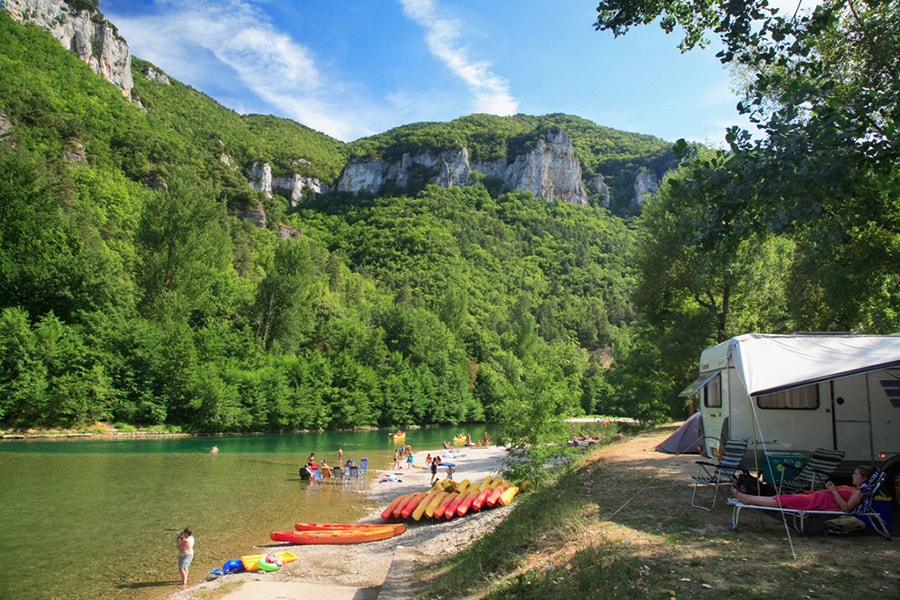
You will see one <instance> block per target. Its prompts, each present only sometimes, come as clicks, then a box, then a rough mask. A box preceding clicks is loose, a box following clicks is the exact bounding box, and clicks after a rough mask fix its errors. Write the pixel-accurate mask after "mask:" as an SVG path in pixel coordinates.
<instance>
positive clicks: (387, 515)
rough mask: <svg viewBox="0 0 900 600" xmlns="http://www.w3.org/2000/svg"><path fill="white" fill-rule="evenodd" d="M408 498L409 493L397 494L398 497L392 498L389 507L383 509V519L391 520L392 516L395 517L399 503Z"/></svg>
mask: <svg viewBox="0 0 900 600" xmlns="http://www.w3.org/2000/svg"><path fill="white" fill-rule="evenodd" d="M407 498H408V495H407V494H404V495H401V496H397V497H396V498H394V499H393V500H391V503H390V504H388V505H387V507H386V508H385V509H384V510H383V511H381V520H382V521H389V520H390V519H391V517H393V515H394V509H395V508H397V505H398V504H400V503H401V502H404V501H405V500H406V499H407Z"/></svg>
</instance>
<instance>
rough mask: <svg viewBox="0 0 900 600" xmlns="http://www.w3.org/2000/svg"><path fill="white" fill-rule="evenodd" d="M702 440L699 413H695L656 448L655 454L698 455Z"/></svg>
mask: <svg viewBox="0 0 900 600" xmlns="http://www.w3.org/2000/svg"><path fill="white" fill-rule="evenodd" d="M702 438H703V420H702V419H701V418H700V412H699V411H698V412H695V413H694V414H692V415H691V416H690V417H688V418H687V420H685V422H684V423H682V424H681V427H679V428H678V429H676V430H675V433H673V434H672V435H670V436H669V437H667V438H666V439H665V440H663V442H662V443H661V444H659V445H658V446H657V447H656V451H657V452H665V453H667V454H699V453H700V450H699V448H698V446H699V445H700V440H701V439H702Z"/></svg>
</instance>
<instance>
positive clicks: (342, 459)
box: [337, 446, 344, 467]
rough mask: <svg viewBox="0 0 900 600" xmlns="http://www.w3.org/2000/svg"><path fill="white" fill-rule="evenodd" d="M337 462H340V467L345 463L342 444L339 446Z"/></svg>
mask: <svg viewBox="0 0 900 600" xmlns="http://www.w3.org/2000/svg"><path fill="white" fill-rule="evenodd" d="M337 464H338V466H339V467H340V466H341V465H342V464H344V451H343V450H341V447H340V446H338V461H337Z"/></svg>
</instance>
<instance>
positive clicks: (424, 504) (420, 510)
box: [412, 490, 440, 521]
mask: <svg viewBox="0 0 900 600" xmlns="http://www.w3.org/2000/svg"><path fill="white" fill-rule="evenodd" d="M439 493H440V492H438V491H437V490H432V491H430V492H428V493H427V494H426V495H425V497H424V498H422V500H421V501H420V502H419V505H418V506H417V507H416V510H414V511H413V513H412V518H413V520H414V521H421V520H422V516H423V515H424V514H425V509H426V508H428V505H429V504H430V503H431V501H432V500H433V499H434V497H435V496H436V495H437V494H439Z"/></svg>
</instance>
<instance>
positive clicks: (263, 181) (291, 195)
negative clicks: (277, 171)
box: [250, 163, 329, 208]
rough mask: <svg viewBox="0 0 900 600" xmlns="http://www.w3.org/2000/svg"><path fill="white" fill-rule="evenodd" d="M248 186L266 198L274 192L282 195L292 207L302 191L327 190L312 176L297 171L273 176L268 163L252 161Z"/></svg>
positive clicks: (301, 194)
mask: <svg viewBox="0 0 900 600" xmlns="http://www.w3.org/2000/svg"><path fill="white" fill-rule="evenodd" d="M250 187H252V188H253V189H255V190H257V191H259V192H262V193H263V194H265V195H266V197H267V198H271V197H272V196H273V195H274V194H278V195H279V196H283V197H285V198H287V199H288V200H290V202H291V207H292V208H294V207H296V206H297V203H298V202H300V200H301V199H302V198H303V193H304V192H307V195H318V194H324V193H325V192H327V191H329V189H328V187H327V186H325V185H323V184H322V182H321V181H319V180H318V179H316V178H314V177H303V176H302V175H299V174H297V173H292V174H291V175H287V176H284V177H273V176H272V167H271V165H269V163H262V164H260V163H253V167H251V169H250Z"/></svg>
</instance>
